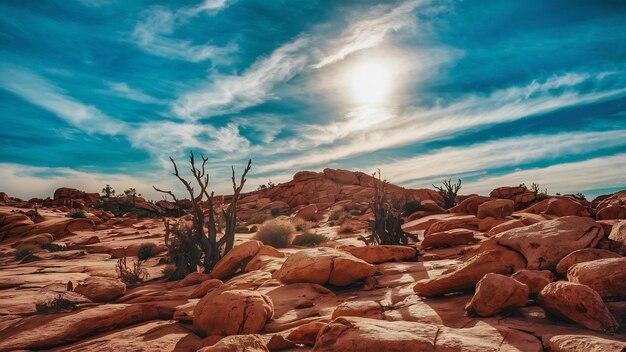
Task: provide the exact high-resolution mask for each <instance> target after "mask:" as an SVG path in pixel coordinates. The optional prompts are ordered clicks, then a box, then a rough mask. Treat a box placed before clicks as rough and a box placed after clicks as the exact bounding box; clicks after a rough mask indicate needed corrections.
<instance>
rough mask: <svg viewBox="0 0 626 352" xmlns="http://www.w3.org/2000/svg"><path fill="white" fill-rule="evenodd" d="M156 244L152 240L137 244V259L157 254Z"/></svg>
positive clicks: (144, 258) (148, 257)
mask: <svg viewBox="0 0 626 352" xmlns="http://www.w3.org/2000/svg"><path fill="white" fill-rule="evenodd" d="M157 250H158V249H157V245H156V244H154V243H152V242H146V243H142V244H141V245H140V246H139V251H138V252H137V258H139V260H146V259H150V258H152V257H154V256H155V255H156V254H157Z"/></svg>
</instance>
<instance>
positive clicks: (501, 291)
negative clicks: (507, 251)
mask: <svg viewBox="0 0 626 352" xmlns="http://www.w3.org/2000/svg"><path fill="white" fill-rule="evenodd" d="M527 301H528V286H526V285H525V284H523V283H521V282H519V281H517V280H515V279H512V278H510V277H508V276H504V275H500V274H491V273H490V274H486V275H485V276H483V278H482V279H480V281H478V284H477V285H476V293H474V296H473V297H472V300H471V301H469V303H468V304H467V306H465V311H466V312H467V314H468V315H469V316H481V317H489V316H492V315H496V314H498V313H500V312H503V311H508V310H510V309H512V308H519V307H523V306H524V305H526V302H527Z"/></svg>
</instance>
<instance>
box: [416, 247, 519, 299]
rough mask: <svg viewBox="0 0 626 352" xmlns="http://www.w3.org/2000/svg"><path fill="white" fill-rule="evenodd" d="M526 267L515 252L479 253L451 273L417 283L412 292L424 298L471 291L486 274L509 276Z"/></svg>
mask: <svg viewBox="0 0 626 352" xmlns="http://www.w3.org/2000/svg"><path fill="white" fill-rule="evenodd" d="M525 266H526V262H525V261H524V258H523V257H522V256H521V255H520V254H519V253H517V252H515V251H512V250H509V249H506V248H503V247H499V248H495V249H491V250H488V251H486V252H482V253H479V254H477V255H475V256H473V257H471V258H470V259H469V260H468V261H467V262H465V263H463V264H462V265H461V266H459V267H458V268H456V269H455V270H453V271H450V272H446V273H444V274H442V275H440V276H437V277H434V278H432V279H426V280H421V281H418V282H417V283H416V284H415V286H413V290H414V291H415V292H416V293H417V294H419V295H420V296H424V297H435V296H440V295H444V294H447V293H452V292H460V291H465V290H469V289H473V288H474V287H475V286H476V284H477V283H478V281H479V280H480V279H482V278H483V276H485V275H486V274H489V273H496V274H503V275H509V274H512V273H514V272H515V271H517V270H519V269H523V268H524V267H525Z"/></svg>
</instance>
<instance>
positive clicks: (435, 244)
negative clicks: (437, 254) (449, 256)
mask: <svg viewBox="0 0 626 352" xmlns="http://www.w3.org/2000/svg"><path fill="white" fill-rule="evenodd" d="M477 241H478V240H477V239H476V238H475V237H474V231H472V230H466V229H454V230H448V231H442V232H435V233H429V234H426V235H424V239H423V240H422V242H421V246H422V248H443V247H454V246H459V245H462V244H468V243H473V242H477Z"/></svg>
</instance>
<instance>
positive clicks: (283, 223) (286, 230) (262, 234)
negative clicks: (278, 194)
mask: <svg viewBox="0 0 626 352" xmlns="http://www.w3.org/2000/svg"><path fill="white" fill-rule="evenodd" d="M295 232H296V228H295V226H294V225H293V224H292V223H291V221H289V220H281V219H272V220H268V221H266V222H264V223H263V225H261V227H260V228H259V230H258V231H257V233H256V235H255V236H254V238H255V239H257V240H259V241H261V242H263V243H264V244H266V245H270V246H272V247H276V248H285V247H287V246H289V244H290V243H291V237H292V236H293V234H294V233H295Z"/></svg>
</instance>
